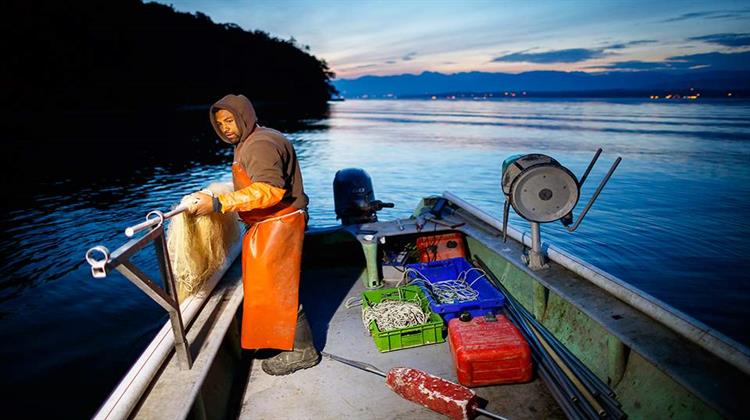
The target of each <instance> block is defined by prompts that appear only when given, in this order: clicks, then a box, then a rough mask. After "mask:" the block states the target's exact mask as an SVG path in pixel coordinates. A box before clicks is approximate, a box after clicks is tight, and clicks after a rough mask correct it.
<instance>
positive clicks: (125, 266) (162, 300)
mask: <svg viewBox="0 0 750 420" xmlns="http://www.w3.org/2000/svg"><path fill="white" fill-rule="evenodd" d="M117 271H119V272H120V273H122V275H123V276H125V278H127V279H128V280H130V282H131V283H133V284H134V285H136V287H138V288H139V289H141V291H143V293H145V294H146V295H147V296H148V297H150V298H151V300H153V301H154V302H156V303H158V304H159V306H161V307H162V308H164V310H165V311H170V310H173V309H174V306H173V305H175V304H176V302H175V301H174V300H173V299H172V298H171V297H170V296H169V295H167V294H166V293H164V290H162V289H161V288H160V287H159V286H157V285H156V283H154V282H153V281H152V280H151V279H150V278H149V277H148V275H147V274H146V273H144V272H143V271H141V270H140V269H139V268H138V267H136V266H135V265H133V263H132V262H130V261H123V262H122V263H121V264H120V265H118V266H117Z"/></svg>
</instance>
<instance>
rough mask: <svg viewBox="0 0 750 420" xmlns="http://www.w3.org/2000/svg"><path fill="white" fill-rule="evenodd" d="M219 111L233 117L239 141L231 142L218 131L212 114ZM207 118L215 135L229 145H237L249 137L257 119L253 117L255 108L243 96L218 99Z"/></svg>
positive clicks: (228, 96)
mask: <svg viewBox="0 0 750 420" xmlns="http://www.w3.org/2000/svg"><path fill="white" fill-rule="evenodd" d="M220 109H224V110H227V111H229V112H231V113H232V115H234V119H235V121H236V122H237V128H239V130H240V136H239V140H236V141H231V140H229V139H228V138H227V137H226V136H225V135H224V133H222V132H221V130H219V126H218V125H217V124H216V118H215V117H214V113H216V111H218V110H220ZM209 118H210V120H211V125H212V126H213V127H214V130H215V131H216V134H218V135H219V137H220V138H221V139H222V140H223V141H224V142H226V143H229V144H238V143H241V142H243V141H244V140H245V139H247V138H248V137H250V134H252V132H253V128H255V124H256V123H257V122H258V117H256V115H255V108H253V104H252V103H250V100H249V99H247V98H246V97H245V95H227V96H225V97H223V98H221V99H219V100H218V101H217V102H216V103H215V104H213V105H211V109H210V110H209Z"/></svg>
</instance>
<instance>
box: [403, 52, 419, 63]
mask: <svg viewBox="0 0 750 420" xmlns="http://www.w3.org/2000/svg"><path fill="white" fill-rule="evenodd" d="M416 55H417V53H416V52H413V51H412V52H410V53H408V54H406V55H404V56H403V57H401V60H403V61H411V60H413V59H414V57H415V56H416Z"/></svg>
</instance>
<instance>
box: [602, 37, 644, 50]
mask: <svg viewBox="0 0 750 420" xmlns="http://www.w3.org/2000/svg"><path fill="white" fill-rule="evenodd" d="M656 42H657V41H656V40H653V39H639V40H636V41H628V42H619V43H617V44H610V45H607V46H605V47H603V48H602V49H605V50H621V49H624V48H628V47H633V46H636V45H644V44H654V43H656Z"/></svg>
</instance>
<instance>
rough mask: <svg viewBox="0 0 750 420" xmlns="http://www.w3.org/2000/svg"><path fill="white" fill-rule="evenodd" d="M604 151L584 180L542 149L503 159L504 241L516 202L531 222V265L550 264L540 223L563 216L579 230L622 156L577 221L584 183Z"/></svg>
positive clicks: (518, 210)
mask: <svg viewBox="0 0 750 420" xmlns="http://www.w3.org/2000/svg"><path fill="white" fill-rule="evenodd" d="M601 153H602V149H601V148H600V149H598V150H597V151H596V154H595V155H594V158H593V159H592V160H591V163H589V166H588V168H586V171H585V172H584V173H583V176H582V177H581V181H580V182H579V181H578V178H576V176H575V175H573V173H572V172H570V171H569V170H568V168H566V167H564V166H562V165H561V164H560V163H559V162H558V161H556V160H555V159H553V158H551V157H549V156H547V155H543V154H541V153H532V154H528V155H514V156H510V157H509V158H507V159H505V161H504V162H503V169H502V173H503V175H502V181H501V182H500V185H501V187H502V190H503V194H504V195H505V205H504V206H503V241H505V239H506V237H507V230H508V212H509V210H510V207H511V206H512V207H513V210H515V211H516V213H518V215H519V216H521V217H522V218H524V219H526V220H528V221H529V222H531V250H530V251H529V254H528V265H529V267H530V268H531V269H532V270H539V269H541V268H544V267H545V266H546V264H545V256H544V253H543V251H542V248H541V238H540V233H539V224H540V223H549V222H554V221H556V220H559V221H560V222H561V223H562V224H563V226H565V228H566V229H567V230H568V231H569V232H573V231H575V230H576V229H577V228H578V226H579V225H580V224H581V221H582V220H583V218H584V216H586V213H587V212H588V211H589V209H590V208H591V205H592V204H594V201H596V199H597V197H598V196H599V193H601V191H602V189H603V188H604V185H605V184H606V183H607V181H609V178H610V177H611V176H612V173H614V171H615V169H616V168H617V165H619V164H620V161H621V160H622V158H619V157H618V158H617V159H615V162H614V163H613V164H612V166H611V167H610V169H609V172H607V175H606V176H605V177H604V179H603V180H602V181H601V183H600V184H599V187H597V189H596V192H594V195H593V196H592V197H591V199H590V200H589V202H588V203H587V204H586V208H585V209H584V210H583V212H582V213H581V215H580V216H579V217H578V220H577V221H575V223H574V222H573V209H574V208H575V207H576V205H577V204H578V199H579V198H580V196H581V187H582V186H583V183H584V182H586V178H587V177H588V175H589V173H590V172H591V169H592V168H593V167H594V164H595V163H596V160H597V159H598V158H599V155H600V154H601ZM571 225H572V226H571Z"/></svg>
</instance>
